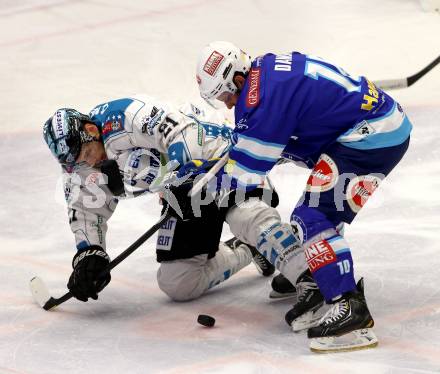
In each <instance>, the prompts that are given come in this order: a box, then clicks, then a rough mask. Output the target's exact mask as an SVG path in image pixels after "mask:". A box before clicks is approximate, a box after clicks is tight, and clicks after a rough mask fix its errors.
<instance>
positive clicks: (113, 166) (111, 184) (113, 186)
mask: <svg viewBox="0 0 440 374" xmlns="http://www.w3.org/2000/svg"><path fill="white" fill-rule="evenodd" d="M101 173H103V174H105V175H107V186H108V189H109V190H110V191H111V193H112V194H113V195H114V196H120V195H122V194H123V193H124V191H125V189H124V182H123V180H122V176H121V172H120V171H119V165H118V163H117V162H116V161H115V160H105V161H103V162H102V164H101Z"/></svg>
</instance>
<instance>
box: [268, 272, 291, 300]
mask: <svg viewBox="0 0 440 374" xmlns="http://www.w3.org/2000/svg"><path fill="white" fill-rule="evenodd" d="M271 286H272V291H271V292H270V295H269V297H270V298H271V299H286V298H288V297H294V296H296V287H295V286H294V285H293V284H292V283H290V281H289V280H288V279H287V278H286V277H285V276H284V275H283V274H281V273H280V274H278V275H277V276H276V277H273V279H272V283H271Z"/></svg>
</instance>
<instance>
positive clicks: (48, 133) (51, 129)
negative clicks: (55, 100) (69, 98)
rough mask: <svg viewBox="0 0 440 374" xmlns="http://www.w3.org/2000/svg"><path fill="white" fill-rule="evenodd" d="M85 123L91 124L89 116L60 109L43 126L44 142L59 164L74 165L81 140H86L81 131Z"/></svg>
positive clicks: (72, 110)
mask: <svg viewBox="0 0 440 374" xmlns="http://www.w3.org/2000/svg"><path fill="white" fill-rule="evenodd" d="M86 122H90V123H93V121H92V120H91V119H90V117H89V116H87V115H85V114H82V113H80V112H78V111H76V110H75V109H69V108H62V109H58V110H57V111H56V112H55V114H54V115H53V116H52V117H50V118H49V119H48V120H47V121H46V123H45V124H44V126H43V137H44V140H45V141H46V143H47V145H48V146H49V149H50V150H51V152H52V154H53V155H54V156H55V158H56V159H57V160H58V162H59V163H60V164H62V165H72V164H74V163H75V160H76V159H77V158H78V156H79V153H80V152H81V144H82V143H83V138H88V136H87V134H85V132H84V130H83V125H84V123H86ZM84 140H86V139H84Z"/></svg>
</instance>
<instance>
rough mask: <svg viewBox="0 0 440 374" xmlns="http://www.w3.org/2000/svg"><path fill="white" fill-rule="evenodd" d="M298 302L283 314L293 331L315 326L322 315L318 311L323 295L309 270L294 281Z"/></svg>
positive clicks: (322, 302) (322, 301)
mask: <svg viewBox="0 0 440 374" xmlns="http://www.w3.org/2000/svg"><path fill="white" fill-rule="evenodd" d="M295 286H296V291H297V297H298V302H297V303H296V304H295V305H294V306H293V308H292V309H290V310H289V311H288V312H287V313H286V316H285V319H286V322H287V324H288V325H290V326H292V330H293V331H300V330H304V329H308V328H310V327H313V326H316V325H317V324H318V323H319V320H320V319H321V317H322V312H321V311H319V309H320V308H321V306H322V305H323V304H324V297H323V296H322V295H321V292H320V291H319V288H318V285H317V284H316V283H315V281H314V279H313V277H312V274H311V273H310V270H307V271H305V272H304V273H303V274H301V276H300V277H299V278H298V282H297V283H296V285H295Z"/></svg>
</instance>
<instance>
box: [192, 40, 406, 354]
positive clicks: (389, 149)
mask: <svg viewBox="0 0 440 374" xmlns="http://www.w3.org/2000/svg"><path fill="white" fill-rule="evenodd" d="M197 82H198V85H199V89H200V93H201V96H202V97H203V98H204V99H206V100H207V101H208V102H211V103H212V102H214V101H215V100H219V101H221V102H223V103H225V104H226V106H227V107H228V108H229V109H232V108H235V123H236V127H235V131H234V136H233V139H234V146H233V147H232V148H231V149H230V151H229V162H228V165H227V166H226V167H225V168H224V170H223V171H222V172H223V173H224V174H227V175H228V176H229V177H230V178H231V180H232V188H235V186H245V187H246V188H247V189H250V188H253V187H254V186H257V185H258V184H259V183H260V182H261V180H262V179H263V178H264V177H265V175H266V173H268V172H269V171H270V170H271V169H272V168H273V167H274V166H275V165H276V164H277V162H279V161H280V160H281V159H283V160H289V161H292V162H294V163H296V164H299V165H301V166H305V167H307V168H309V169H311V174H310V177H309V178H308V181H307V184H306V186H305V190H304V193H303V196H302V197H301V199H300V200H299V202H298V204H297V205H296V207H295V208H294V210H293V212H292V216H291V225H292V227H293V228H294V231H295V233H296V238H297V240H298V241H299V242H300V244H301V248H302V250H303V251H304V255H305V259H306V261H307V265H308V270H306V271H305V272H304V273H303V274H301V275H300V276H299V277H298V274H289V273H288V272H286V271H285V272H284V273H283V275H284V276H285V277H286V278H287V279H288V280H289V281H290V282H291V283H293V284H296V287H297V290H298V303H297V304H295V305H294V306H293V308H292V309H291V310H290V311H289V312H288V313H287V314H286V321H287V322H288V323H289V324H291V325H292V326H294V325H295V323H296V322H297V321H298V320H300V319H301V317H302V316H303V315H304V314H305V313H309V312H312V311H314V310H316V309H317V308H319V307H320V305H321V304H322V303H323V301H325V302H326V304H327V305H330V308H329V310H328V311H327V312H326V313H325V315H324V316H322V318H320V319H319V320H318V321H317V322H316V323H315V326H313V325H312V327H310V328H309V329H308V336H309V337H310V338H312V341H311V348H312V350H317V351H332V350H344V349H359V348H364V347H371V346H374V345H376V344H377V338H376V337H375V335H374V333H373V332H372V331H371V327H372V326H373V325H374V321H373V318H372V316H371V314H370V312H369V310H368V307H367V303H366V300H365V296H364V289H363V280H362V279H361V280H360V281H359V282H358V283H357V284H356V281H355V277H354V268H353V259H352V256H351V249H350V245H349V244H348V242H347V241H346V240H345V238H344V236H343V234H342V233H341V231H340V230H339V228H340V227H341V224H343V223H351V222H352V221H353V219H354V218H355V217H356V214H357V213H358V212H359V211H360V209H361V208H362V207H363V206H364V204H365V203H366V201H367V200H368V198H369V196H371V194H372V193H373V192H374V191H375V190H376V189H377V187H378V186H379V184H380V182H381V181H382V180H383V179H384V178H385V177H386V176H387V175H388V174H389V173H390V172H391V170H392V169H393V168H394V167H395V166H396V165H397V163H398V162H399V161H400V160H401V158H402V157H403V155H404V154H405V152H406V150H407V148H408V145H409V136H410V132H411V128H412V125H411V123H410V121H409V119H408V117H407V116H406V114H405V113H404V111H403V110H402V108H401V106H400V105H399V104H398V103H397V102H396V101H394V100H393V99H392V98H391V97H390V96H389V95H387V94H386V93H385V92H383V91H382V90H380V89H379V88H378V87H376V86H375V85H374V83H373V82H371V81H370V80H368V79H367V78H365V77H357V76H352V75H349V74H348V73H347V72H346V71H344V70H343V69H341V68H339V67H337V66H335V65H333V64H331V63H329V62H327V61H325V60H323V59H322V58H320V57H317V56H312V55H304V54H301V53H299V52H291V53H285V54H272V53H268V54H264V55H261V56H259V57H257V58H256V59H254V60H251V58H250V57H249V56H248V55H247V54H246V53H244V52H243V51H241V50H240V49H239V48H238V47H236V46H234V45H233V44H231V43H228V42H214V43H211V44H209V45H208V46H206V47H205V48H204V49H203V50H202V51H201V53H200V55H199V60H198V66H197ZM274 230H276V228H275V229H274ZM270 235H276V233H275V232H272V233H271V232H267V231H266V232H263V233H262V234H261V237H260V241H259V243H258V245H257V249H258V250H259V251H260V253H262V254H263V255H265V256H266V257H267V259H268V260H270V261H271V262H272V263H274V264H277V263H278V262H280V261H283V259H285V258H287V257H289V256H290V253H292V252H294V249H291V248H292V240H291V239H289V240H288V241H287V240H285V241H284V242H285V243H284V244H283V245H284V248H283V245H282V246H281V250H280V248H273V247H272V248H270V246H269V247H268V246H267V241H266V237H267V236H270ZM289 246H290V247H289ZM287 254H289V255H287ZM280 258H282V259H280ZM297 258H298V259H299V258H300V256H297ZM289 261H290V260H289ZM277 267H278V266H277ZM348 334H350V335H348ZM341 335H342V336H343V338H338V337H340V336H341ZM347 338H349V339H347ZM350 339H351V340H350ZM341 340H345V342H341Z"/></svg>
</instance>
